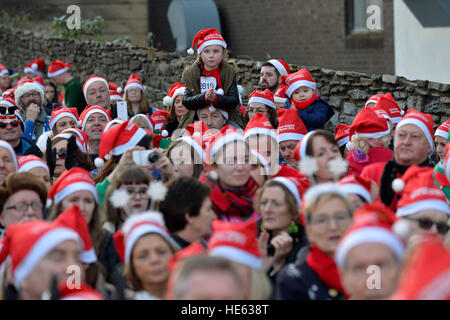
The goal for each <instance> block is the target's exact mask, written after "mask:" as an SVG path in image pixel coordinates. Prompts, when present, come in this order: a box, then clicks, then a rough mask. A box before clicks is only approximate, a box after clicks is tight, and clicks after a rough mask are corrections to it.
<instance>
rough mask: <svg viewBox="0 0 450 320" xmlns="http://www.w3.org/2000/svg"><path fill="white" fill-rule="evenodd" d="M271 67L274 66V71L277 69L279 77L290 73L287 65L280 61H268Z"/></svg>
mask: <svg viewBox="0 0 450 320" xmlns="http://www.w3.org/2000/svg"><path fill="white" fill-rule="evenodd" d="M267 62H268V63H270V64H271V65H273V66H274V68H275V69H277V71H278V73H279V74H280V75H288V74H290V73H291V69H289V65H288V64H287V63H286V62H284V61H283V60H280V59H270V60H269V61H267Z"/></svg>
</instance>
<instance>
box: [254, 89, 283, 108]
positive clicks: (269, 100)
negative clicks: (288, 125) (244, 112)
mask: <svg viewBox="0 0 450 320" xmlns="http://www.w3.org/2000/svg"><path fill="white" fill-rule="evenodd" d="M252 102H258V103H262V104H264V105H266V106H268V107H270V108H272V109H275V110H276V109H277V106H276V105H275V101H274V100H273V94H272V92H270V90H269V89H266V90H264V91H262V90H254V91H253V92H252V93H251V94H250V95H249V99H248V104H250V103H252Z"/></svg>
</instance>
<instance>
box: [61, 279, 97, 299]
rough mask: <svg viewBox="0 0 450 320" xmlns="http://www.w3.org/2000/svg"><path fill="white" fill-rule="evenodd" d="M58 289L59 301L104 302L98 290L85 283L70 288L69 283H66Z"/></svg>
mask: <svg viewBox="0 0 450 320" xmlns="http://www.w3.org/2000/svg"><path fill="white" fill-rule="evenodd" d="M58 289H59V300H104V298H103V296H102V295H101V294H100V293H99V292H98V291H97V290H95V289H94V288H92V287H90V286H88V285H87V284H85V283H81V284H80V285H79V286H74V287H72V286H71V287H70V288H69V286H68V285H67V281H64V282H62V283H61V284H60V285H59V287H58Z"/></svg>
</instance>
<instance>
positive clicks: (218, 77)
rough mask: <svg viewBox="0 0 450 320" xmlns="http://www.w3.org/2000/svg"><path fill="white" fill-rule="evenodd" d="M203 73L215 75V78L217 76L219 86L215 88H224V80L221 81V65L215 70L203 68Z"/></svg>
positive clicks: (208, 75)
mask: <svg viewBox="0 0 450 320" xmlns="http://www.w3.org/2000/svg"><path fill="white" fill-rule="evenodd" d="M202 75H203V76H205V77H214V78H216V81H217V88H214V89H215V90H217V89H223V87H222V81H220V67H217V68H216V69H214V70H206V69H205V68H203V69H202Z"/></svg>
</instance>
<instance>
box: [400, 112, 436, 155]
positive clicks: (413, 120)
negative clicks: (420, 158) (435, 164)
mask: <svg viewBox="0 0 450 320" xmlns="http://www.w3.org/2000/svg"><path fill="white" fill-rule="evenodd" d="M406 124H413V125H415V126H416V127H418V128H419V129H420V130H422V132H423V134H424V135H425V137H426V138H427V141H428V144H429V145H430V148H431V151H434V141H433V124H434V122H433V117H432V116H431V114H428V113H422V112H420V111H417V110H412V109H411V110H408V112H406V115H405V116H404V117H403V118H402V120H400V122H399V123H398V124H397V130H399V129H400V128H401V127H403V126H404V125H406Z"/></svg>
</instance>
